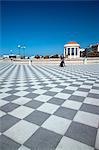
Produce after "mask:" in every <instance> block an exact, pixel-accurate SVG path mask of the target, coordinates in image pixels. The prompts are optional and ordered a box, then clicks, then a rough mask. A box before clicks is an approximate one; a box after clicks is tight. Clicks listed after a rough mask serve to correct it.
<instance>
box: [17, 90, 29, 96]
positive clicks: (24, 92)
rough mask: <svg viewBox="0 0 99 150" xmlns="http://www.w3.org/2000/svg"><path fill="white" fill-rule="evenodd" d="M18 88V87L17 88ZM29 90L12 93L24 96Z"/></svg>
mask: <svg viewBox="0 0 99 150" xmlns="http://www.w3.org/2000/svg"><path fill="white" fill-rule="evenodd" d="M19 89H20V88H19ZM28 93H29V92H26V91H19V92H17V93H15V94H14V95H17V96H25V95H27V94H28Z"/></svg>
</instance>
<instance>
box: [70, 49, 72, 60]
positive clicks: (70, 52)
mask: <svg viewBox="0 0 99 150" xmlns="http://www.w3.org/2000/svg"><path fill="white" fill-rule="evenodd" d="M71 52H72V49H71V48H70V59H71V56H72V55H71Z"/></svg>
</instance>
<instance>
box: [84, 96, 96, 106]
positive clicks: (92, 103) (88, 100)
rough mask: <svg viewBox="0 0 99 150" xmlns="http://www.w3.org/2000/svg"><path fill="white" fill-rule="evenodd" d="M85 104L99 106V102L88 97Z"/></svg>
mask: <svg viewBox="0 0 99 150" xmlns="http://www.w3.org/2000/svg"><path fill="white" fill-rule="evenodd" d="M83 103H86V104H91V105H96V106H99V100H98V99H96V98H91V97H86V98H85V100H84V102H83Z"/></svg>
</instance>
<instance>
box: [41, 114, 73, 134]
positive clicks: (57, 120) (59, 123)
mask: <svg viewBox="0 0 99 150" xmlns="http://www.w3.org/2000/svg"><path fill="white" fill-rule="evenodd" d="M70 124H71V120H68V119H64V118H61V117H58V116H54V115H52V116H50V117H49V118H48V119H47V120H46V121H45V122H44V123H43V125H42V127H44V128H46V129H48V130H51V131H54V132H56V133H59V134H61V135H64V134H65V132H66V131H67V129H68V127H69V125H70Z"/></svg>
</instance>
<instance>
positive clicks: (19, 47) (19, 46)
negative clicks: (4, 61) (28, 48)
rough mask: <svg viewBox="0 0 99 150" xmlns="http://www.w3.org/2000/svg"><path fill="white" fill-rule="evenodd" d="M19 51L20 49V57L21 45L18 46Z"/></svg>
mask: <svg viewBox="0 0 99 150" xmlns="http://www.w3.org/2000/svg"><path fill="white" fill-rule="evenodd" d="M18 49H19V55H20V49H21V45H18Z"/></svg>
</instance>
